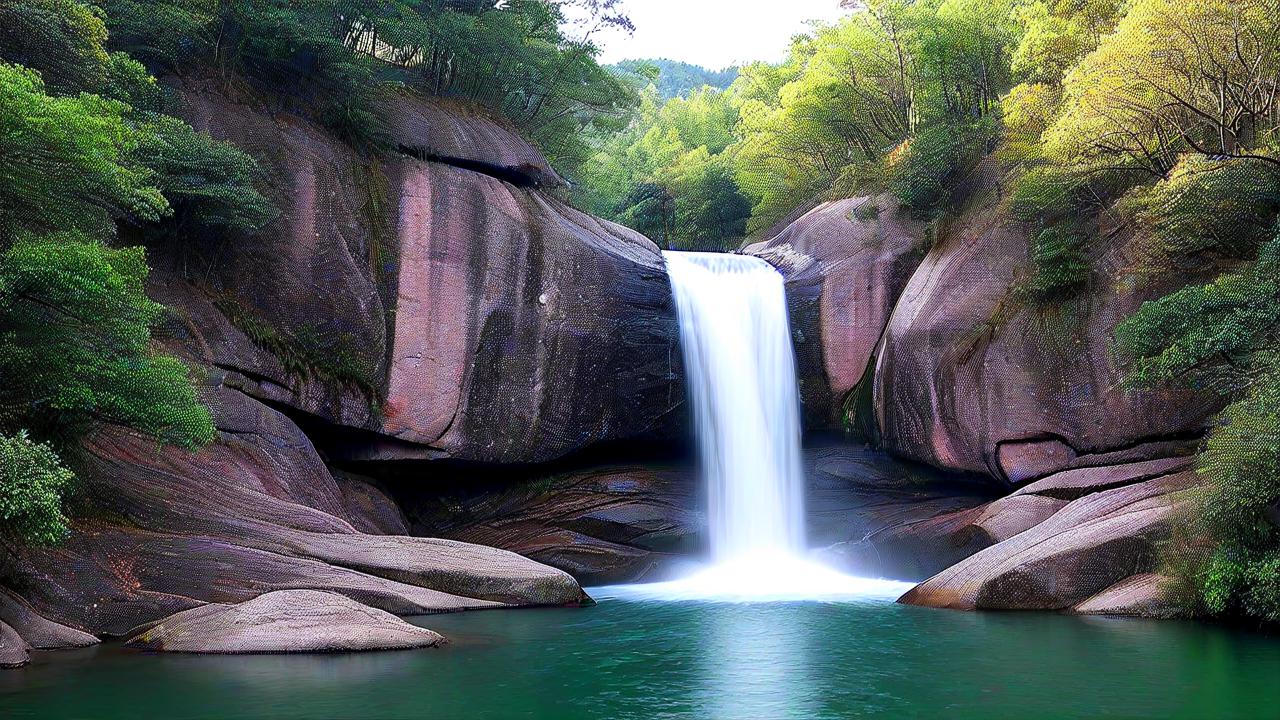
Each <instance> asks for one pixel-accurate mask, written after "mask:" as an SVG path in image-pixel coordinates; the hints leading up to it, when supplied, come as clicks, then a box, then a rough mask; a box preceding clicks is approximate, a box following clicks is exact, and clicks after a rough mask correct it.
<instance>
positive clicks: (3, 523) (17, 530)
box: [0, 431, 75, 545]
mask: <svg viewBox="0 0 1280 720" xmlns="http://www.w3.org/2000/svg"><path fill="white" fill-rule="evenodd" d="M74 478H75V476H74V475H72V473H71V471H70V470H67V469H66V468H65V467H63V466H62V461H61V459H59V458H58V455H57V453H55V452H54V450H53V448H51V447H50V446H48V445H44V444H40V443H35V442H32V441H31V439H30V438H29V437H28V436H27V433H26V432H25V431H19V432H18V433H17V434H15V435H3V434H0V532H4V533H5V534H8V535H10V536H12V537H16V538H17V539H18V540H20V541H23V542H29V543H38V544H44V545H51V544H54V543H57V542H60V541H62V540H63V539H65V538H66V537H67V535H68V533H69V531H68V529H67V520H66V518H65V517H63V515H62V497H63V494H64V493H65V492H66V490H67V489H68V486H69V485H70V484H71V482H72V480H74Z"/></svg>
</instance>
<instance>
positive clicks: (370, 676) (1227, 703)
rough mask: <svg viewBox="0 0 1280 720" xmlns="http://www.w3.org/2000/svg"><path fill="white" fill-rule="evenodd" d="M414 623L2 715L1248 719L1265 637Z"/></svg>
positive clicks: (657, 605)
mask: <svg viewBox="0 0 1280 720" xmlns="http://www.w3.org/2000/svg"><path fill="white" fill-rule="evenodd" d="M596 595H597V597H598V599H599V600H600V602H599V604H598V605H597V606H596V607H592V608H587V609H582V610H534V611H501V612H483V613H473V614H465V615H450V616H435V617H429V618H423V619H422V620H421V623H422V624H423V625H426V626H428V627H431V628H434V629H437V630H439V631H441V632H443V633H445V634H446V635H448V636H449V637H450V638H451V639H452V640H453V644H452V645H451V646H449V647H448V648H446V649H442V650H432V651H415V652H396V653H381V654H370V655H347V656H301V657H299V656H293V657H283V656H278V657H267V656H259V657H193V656H160V655H147V654H142V653H138V652H133V651H128V650H124V649H122V648H120V647H118V646H105V647H101V648H97V649H94V650H89V651H82V652H77V653H71V654H61V655H59V654H54V655H44V656H42V657H40V658H39V660H38V661H37V662H36V664H34V665H33V666H31V667H29V668H27V669H24V670H19V671H9V672H0V717H3V718H130V719H133V718H556V719H566V720H568V719H573V718H608V719H621V718H751V719H753V720H754V719H757V718H806V719H817V718H849V717H891V718H904V717H946V718H983V719H989V718H1095V717H1123V718H1167V717H1185V718H1213V717H1223V718H1231V717H1236V718H1259V717H1276V716H1277V714H1280V638H1276V637H1274V636H1265V635H1258V634H1250V633H1245V632H1236V631H1231V630H1227V629H1223V628H1218V627H1213V626H1207V625H1200V624H1194V623H1181V622H1154V621H1141V620H1117V619H1090V618H1073V617H1063V616H1056V615H1046V614H972V613H960V612H951V611H943V610H929V609H922V608H915V607H905V606H901V605H895V604H892V603H888V602H883V601H876V602H861V603H772V604H731V603H709V602H679V603H664V602H653V601H635V600H628V599H622V598H618V597H611V595H612V593H611V591H608V590H604V591H599V590H598V591H596Z"/></svg>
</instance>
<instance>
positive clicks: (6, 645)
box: [0, 622, 31, 668]
mask: <svg viewBox="0 0 1280 720" xmlns="http://www.w3.org/2000/svg"><path fill="white" fill-rule="evenodd" d="M29 662H31V647H30V646H29V645H27V643H26V641H24V640H23V639H22V637H21V636H20V635H18V631H17V630H14V629H13V628H11V627H9V626H8V625H6V624H5V623H3V622H0V668H17V667H22V666H23V665H26V664H27V663H29Z"/></svg>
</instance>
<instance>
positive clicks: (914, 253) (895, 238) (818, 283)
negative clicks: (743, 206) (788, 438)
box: [744, 195, 926, 429]
mask: <svg viewBox="0 0 1280 720" xmlns="http://www.w3.org/2000/svg"><path fill="white" fill-rule="evenodd" d="M898 206H899V203H898V202H897V201H896V200H894V199H893V198H892V197H890V196H887V195H880V196H876V197H857V198H850V199H846V200H837V201H834V202H828V203H824V204H822V205H819V206H818V207H817V208H815V209H814V210H812V211H810V212H809V213H807V214H806V215H804V216H803V217H801V218H800V219H798V220H796V221H795V222H794V223H791V224H790V225H788V226H787V227H786V228H785V229H784V230H783V231H782V232H781V233H779V234H778V235H777V236H776V237H774V238H773V239H771V240H769V241H767V242H762V243H757V244H755V245H749V246H747V247H746V248H744V252H746V253H748V254H751V255H756V256H758V257H761V258H763V259H765V260H767V261H768V262H770V263H772V264H773V265H774V266H775V267H777V268H778V270H779V271H780V272H781V273H782V274H783V276H784V277H785V278H786V282H787V300H788V305H789V307H790V310H791V325H792V333H793V335H794V336H795V343H796V357H797V361H798V367H797V371H798V373H799V376H800V391H801V399H802V401H803V402H804V407H805V420H806V425H807V426H808V427H809V428H810V429H814V428H823V427H832V426H835V427H838V426H840V424H841V423H842V422H843V421H844V420H845V415H846V414H847V413H849V412H852V411H854V408H853V407H852V404H853V403H852V398H851V395H852V394H853V391H854V389H855V388H857V387H858V386H859V384H860V383H862V381H863V380H864V378H866V377H867V376H868V369H869V368H870V367H872V366H873V362H874V359H875V353H876V346H877V345H879V343H880V337H881V335H882V334H883V333H884V328H885V325H886V324H887V323H888V322H889V316H890V314H891V313H892V312H893V307H894V304H895V303H896V302H897V300H898V295H899V294H900V293H901V292H902V289H903V288H904V287H905V286H906V284H907V281H908V279H910V277H911V273H912V271H913V270H915V268H916V265H918V264H919V262H920V260H921V258H922V257H923V253H924V244H925V239H926V232H925V226H924V225H923V224H922V223H919V222H916V221H914V220H912V219H911V218H910V217H909V216H908V215H907V214H906V213H904V212H902V211H900V210H899V209H898ZM855 421H856V418H855Z"/></svg>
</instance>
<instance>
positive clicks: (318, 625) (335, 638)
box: [127, 590, 445, 654]
mask: <svg viewBox="0 0 1280 720" xmlns="http://www.w3.org/2000/svg"><path fill="white" fill-rule="evenodd" d="M444 642H445V639H444V638H443V637H442V636H441V635H439V634H437V633H434V632H432V631H430V630H425V629H423V628H419V627H416V626H414V625H410V624H409V623H407V622H405V621H403V620H401V619H400V618H397V617H396V616H394V615H391V614H389V613H386V612H383V611H381V610H375V609H374V608H371V607H368V606H365V605H361V604H360V603H358V602H355V601H353V600H350V599H349V598H346V597H343V596H342V595H337V594H335V593H329V592H317V591H314V590H291V591H281V592H272V593H266V594H263V595H260V596H258V597H256V598H254V599H253V600H249V601H247V602H243V603H240V604H238V605H221V604H211V605H204V606H201V607H198V608H193V609H191V610H186V611H183V612H180V613H177V614H175V615H172V616H170V617H168V618H165V619H164V620H161V621H160V622H158V623H156V624H154V625H152V626H151V627H149V628H146V629H144V630H141V631H140V632H138V633H137V634H136V635H134V636H133V637H132V638H130V639H129V641H128V642H127V644H128V645H129V646H131V647H137V648H144V649H147V650H156V651H162V652H180V653H206V654H255V653H256V654H261V653H333V652H363V651H369V650H407V649H411V648H424V647H436V646H439V645H442V644H444Z"/></svg>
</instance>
